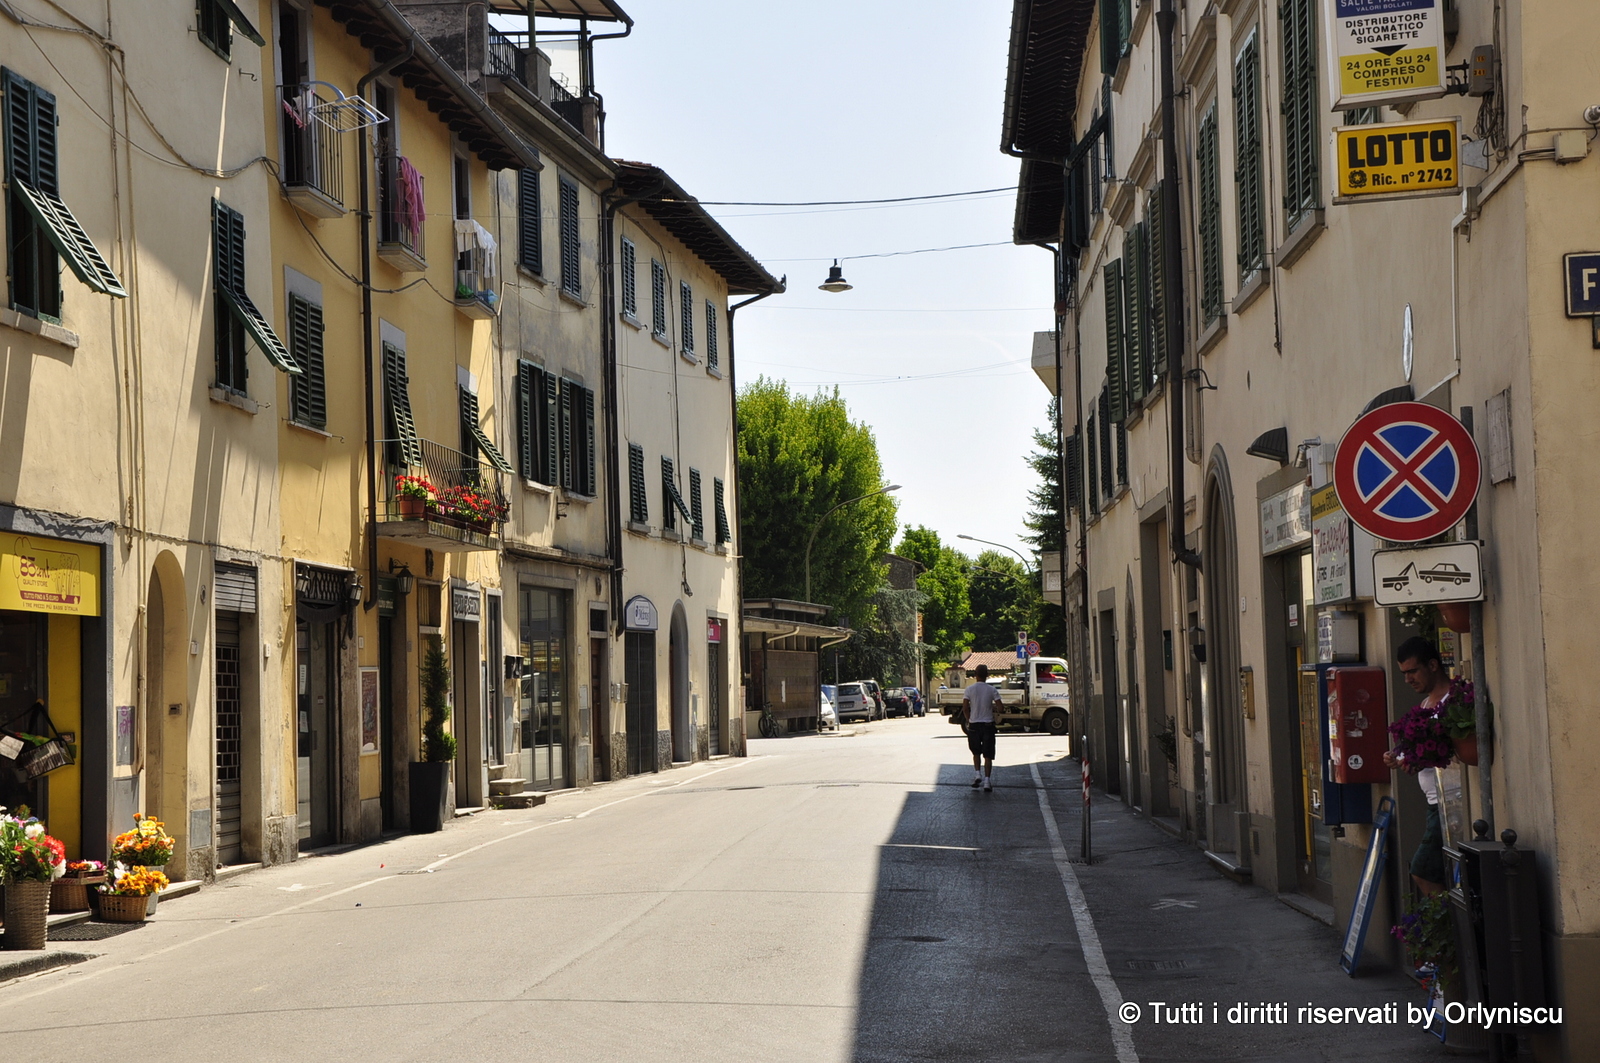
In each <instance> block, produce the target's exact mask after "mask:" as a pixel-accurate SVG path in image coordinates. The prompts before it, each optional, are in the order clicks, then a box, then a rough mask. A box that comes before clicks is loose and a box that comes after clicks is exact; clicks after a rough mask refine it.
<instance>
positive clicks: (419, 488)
mask: <svg viewBox="0 0 1600 1063" xmlns="http://www.w3.org/2000/svg"><path fill="white" fill-rule="evenodd" d="M434 494H435V492H434V487H433V484H432V483H430V482H429V480H428V478H427V477H426V476H405V475H401V476H396V477H395V478H394V496H395V498H396V500H397V501H398V503H399V506H400V517H401V519H402V520H421V519H422V518H423V517H425V516H427V515H428V503H429V502H432V501H433V498H434Z"/></svg>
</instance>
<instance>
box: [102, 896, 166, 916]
mask: <svg viewBox="0 0 1600 1063" xmlns="http://www.w3.org/2000/svg"><path fill="white" fill-rule="evenodd" d="M155 896H156V895H155V894H153V893H152V894H151V895H150V896H148V897H141V896H138V895H137V894H135V895H124V894H120V893H102V894H101V895H100V918H101V919H103V920H105V921H106V922H108V923H142V922H144V921H145V917H146V916H147V915H149V912H150V902H151V901H153V900H155Z"/></svg>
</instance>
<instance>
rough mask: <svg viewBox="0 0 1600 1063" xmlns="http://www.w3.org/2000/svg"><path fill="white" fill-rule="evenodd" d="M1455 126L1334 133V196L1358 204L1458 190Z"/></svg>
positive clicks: (1416, 124)
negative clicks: (1336, 180) (1336, 179)
mask: <svg viewBox="0 0 1600 1063" xmlns="http://www.w3.org/2000/svg"><path fill="white" fill-rule="evenodd" d="M1459 125H1460V122H1459V120H1458V119H1455V118H1447V119H1445V120H1443V121H1438V122H1400V123H1394V124H1390V125H1357V126H1343V127H1341V128H1339V129H1336V130H1334V134H1333V135H1334V160H1335V163H1336V165H1337V166H1338V170H1339V184H1338V194H1339V196H1340V197H1342V198H1352V199H1360V198H1366V197H1377V196H1391V195H1416V194H1417V193H1419V192H1422V193H1426V192H1452V191H1455V190H1456V189H1458V188H1460V187H1461V165H1460V161H1459V159H1458V157H1457V156H1458V150H1457V147H1458V143H1459V141H1460V130H1459Z"/></svg>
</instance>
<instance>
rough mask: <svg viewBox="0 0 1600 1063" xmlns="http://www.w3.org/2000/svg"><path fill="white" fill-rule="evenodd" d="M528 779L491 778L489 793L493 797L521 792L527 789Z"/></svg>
mask: <svg viewBox="0 0 1600 1063" xmlns="http://www.w3.org/2000/svg"><path fill="white" fill-rule="evenodd" d="M527 786H528V780H527V779H490V780H489V795H490V796H491V797H504V796H506V795H507V794H520V793H521V792H522V791H523V790H525V789H527Z"/></svg>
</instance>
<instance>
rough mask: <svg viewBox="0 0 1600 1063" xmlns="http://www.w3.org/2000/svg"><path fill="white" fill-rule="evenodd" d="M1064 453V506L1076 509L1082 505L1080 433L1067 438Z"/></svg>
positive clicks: (1081, 441)
mask: <svg viewBox="0 0 1600 1063" xmlns="http://www.w3.org/2000/svg"><path fill="white" fill-rule="evenodd" d="M1066 452H1067V454H1066V457H1067V485H1066V492H1067V493H1066V504H1067V508H1068V509H1077V508H1078V507H1079V506H1080V505H1082V504H1083V436H1082V435H1081V434H1080V433H1078V432H1074V433H1072V434H1071V435H1070V436H1068V437H1067V441H1066Z"/></svg>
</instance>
